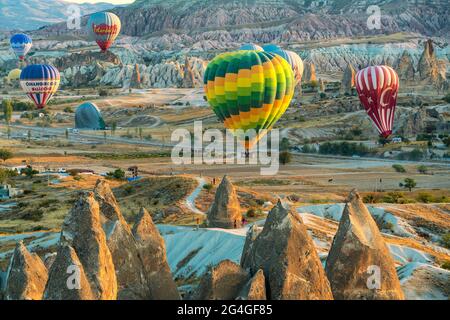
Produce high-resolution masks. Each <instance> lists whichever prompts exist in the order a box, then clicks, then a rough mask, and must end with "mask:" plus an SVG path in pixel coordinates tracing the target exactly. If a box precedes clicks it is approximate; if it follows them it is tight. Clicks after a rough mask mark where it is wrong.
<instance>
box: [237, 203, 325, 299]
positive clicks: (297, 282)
mask: <svg viewBox="0 0 450 320" xmlns="http://www.w3.org/2000/svg"><path fill="white" fill-rule="evenodd" d="M255 232H256V233H258V232H257V230H256V229H254V230H252V231H250V232H249V234H248V235H247V238H246V244H245V247H244V252H243V253H242V258H241V266H242V267H243V268H244V269H246V270H249V271H250V273H251V274H252V275H254V274H256V273H257V272H258V271H259V270H260V269H262V270H263V272H264V275H265V277H266V285H268V288H267V292H269V293H270V297H268V298H270V299H275V300H284V299H292V300H316V299H319V300H328V299H333V296H332V294H331V289H330V284H329V282H328V280H327V278H326V276H325V272H324V270H323V267H322V264H321V262H320V259H319V256H318V254H317V252H316V249H315V247H314V243H313V241H312V239H311V237H310V236H309V234H308V232H307V230H306V227H305V225H304V224H303V221H302V220H301V218H300V216H299V215H298V214H297V213H296V212H294V211H291V210H287V209H285V208H284V207H283V205H282V204H281V202H280V201H278V203H277V205H276V206H275V207H274V208H273V209H272V210H271V211H270V213H269V215H268V216H267V220H266V223H265V224H264V228H263V230H262V231H261V232H260V233H259V234H257V235H255Z"/></svg>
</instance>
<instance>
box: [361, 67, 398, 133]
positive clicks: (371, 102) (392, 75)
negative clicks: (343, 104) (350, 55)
mask: <svg viewBox="0 0 450 320" xmlns="http://www.w3.org/2000/svg"><path fill="white" fill-rule="evenodd" d="M355 80H356V91H357V92H358V95H359V100H360V101H361V104H362V105H363V106H364V108H365V109H366V112H367V114H368V115H369V117H370V118H371V119H372V121H373V123H374V124H375V126H376V128H377V129H378V132H379V133H380V135H381V136H383V137H384V138H387V137H389V136H390V135H391V134H392V127H393V124H394V115H395V107H396V104H397V93H398V88H399V80H398V75H397V73H396V72H395V71H394V69H392V68H391V67H388V66H373V67H367V68H364V69H362V70H359V71H358V72H357V74H356V76H355Z"/></svg>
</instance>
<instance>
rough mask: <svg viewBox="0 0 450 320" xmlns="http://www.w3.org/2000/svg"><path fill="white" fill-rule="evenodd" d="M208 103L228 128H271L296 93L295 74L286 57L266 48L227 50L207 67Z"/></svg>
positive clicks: (206, 90) (205, 82)
mask: <svg viewBox="0 0 450 320" xmlns="http://www.w3.org/2000/svg"><path fill="white" fill-rule="evenodd" d="M204 84H205V92H206V97H207V99H208V102H209V104H210V105H211V107H212V109H213V110H214V112H215V114H216V115H217V117H218V118H219V120H220V121H222V122H223V123H224V126H225V127H226V128H227V129H230V130H232V131H234V130H236V129H242V130H248V129H255V130H256V131H259V130H263V129H267V130H270V129H271V128H272V127H273V125H274V124H275V123H276V122H277V120H278V119H279V118H280V117H281V116H282V115H283V114H284V112H285V111H286V109H287V108H288V107H289V104H290V102H291V100H292V96H293V94H294V85H295V81H294V75H293V72H292V68H291V66H290V65H289V63H288V62H286V60H284V59H283V58H281V57H280V56H278V55H274V54H271V53H268V52H263V51H253V50H243V51H235V52H227V53H223V54H220V55H218V56H217V57H215V58H214V59H213V60H212V61H211V62H210V63H209V64H208V67H207V68H206V71H205V77H204Z"/></svg>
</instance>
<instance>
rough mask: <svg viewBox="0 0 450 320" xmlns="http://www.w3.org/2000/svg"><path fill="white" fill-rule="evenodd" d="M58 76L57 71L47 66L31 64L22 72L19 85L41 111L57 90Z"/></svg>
mask: <svg viewBox="0 0 450 320" xmlns="http://www.w3.org/2000/svg"><path fill="white" fill-rule="evenodd" d="M59 82H60V75H59V71H58V69H56V68H55V67H53V66H51V65H47V64H32V65H29V66H28V67H26V68H25V69H23V70H22V72H21V74H20V85H21V87H22V89H23V91H25V93H26V94H27V95H28V97H29V98H30V99H31V100H32V101H33V102H34V104H35V105H36V107H37V108H38V109H42V108H44V107H45V106H46V105H47V102H48V101H49V100H50V99H51V98H52V96H53V95H54V94H55V92H56V91H57V90H58V88H59Z"/></svg>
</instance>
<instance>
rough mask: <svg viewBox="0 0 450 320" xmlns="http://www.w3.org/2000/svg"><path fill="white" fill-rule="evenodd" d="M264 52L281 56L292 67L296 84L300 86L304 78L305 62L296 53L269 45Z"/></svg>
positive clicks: (264, 47)
mask: <svg viewBox="0 0 450 320" xmlns="http://www.w3.org/2000/svg"><path fill="white" fill-rule="evenodd" d="M263 49H264V51H266V52H271V53H274V54H277V55H279V56H281V57H282V58H283V59H285V60H286V61H287V62H288V63H289V64H290V66H291V68H292V71H293V72H294V77H295V84H298V83H299V82H300V81H301V80H302V76H303V60H302V58H300V56H299V55H298V54H297V53H295V52H294V51H289V50H284V49H282V48H281V47H279V46H277V45H276V44H267V45H265V46H263Z"/></svg>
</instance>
